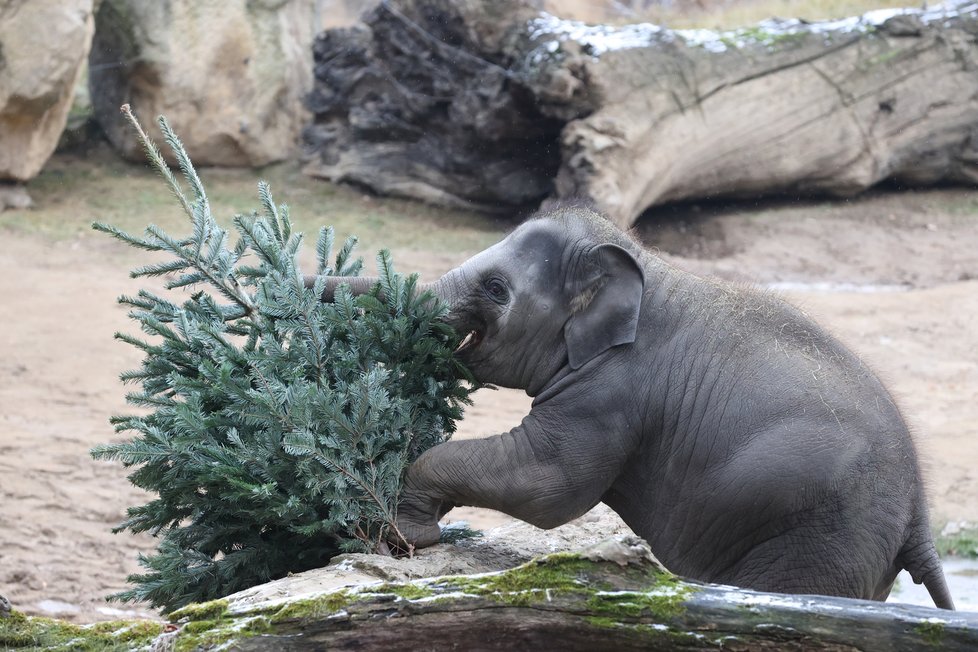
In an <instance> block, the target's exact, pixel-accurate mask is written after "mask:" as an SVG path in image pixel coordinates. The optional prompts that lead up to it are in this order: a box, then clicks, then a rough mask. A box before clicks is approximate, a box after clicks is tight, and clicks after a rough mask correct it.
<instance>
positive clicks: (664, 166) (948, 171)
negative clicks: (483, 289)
mask: <svg viewBox="0 0 978 652" xmlns="http://www.w3.org/2000/svg"><path fill="white" fill-rule="evenodd" d="M532 4H533V3H531V2H530V1H529V0H401V1H399V2H397V3H390V2H382V3H380V5H379V6H378V7H377V8H376V9H374V10H373V11H371V12H370V13H368V14H367V15H366V16H365V22H364V25H363V26H361V27H357V28H351V29H339V30H331V31H327V32H325V33H323V34H322V35H321V36H320V37H319V38H318V40H317V42H316V45H315V48H314V51H315V62H316V63H315V74H316V86H315V89H314V91H313V93H312V94H311V96H310V99H309V106H310V108H311V109H312V111H313V112H314V114H315V119H314V123H313V124H312V125H311V126H310V127H309V128H308V129H307V130H306V142H307V145H308V146H309V147H310V150H311V151H312V152H314V156H313V158H312V161H311V162H310V163H309V165H308V167H307V171H308V172H309V173H311V174H314V175H317V176H323V177H327V178H330V179H333V180H344V181H352V182H355V183H357V184H361V185H364V186H367V187H369V188H372V189H373V190H375V191H377V192H381V193H389V194H395V195H405V196H410V197H416V198H421V199H424V200H428V201H431V202H436V203H442V204H453V205H463V206H471V207H478V208H483V209H493V210H500V211H504V212H505V211H509V212H513V211H516V210H518V209H519V208H520V207H525V206H533V205H535V204H537V203H539V202H540V200H541V199H543V198H544V197H547V196H548V195H549V196H556V197H561V198H571V197H572V198H585V199H589V200H591V201H592V202H593V203H594V204H595V205H596V207H597V208H599V209H600V210H602V211H604V212H605V213H607V214H608V215H609V216H610V217H611V218H612V219H613V220H614V221H616V222H617V223H618V224H620V225H623V226H628V225H630V224H632V223H633V222H634V221H635V219H637V217H638V216H639V215H640V214H641V213H642V211H643V210H645V209H646V208H648V207H650V206H652V205H655V204H661V203H664V202H669V201H677V200H684V199H691V198H704V197H718V196H736V195H740V196H748V195H749V196H756V195H759V194H774V193H805V194H812V193H828V194H833V195H850V194H853V193H856V192H858V191H860V190H863V189H865V188H868V187H870V186H872V185H874V184H876V183H878V182H880V181H883V180H893V181H895V182H898V183H900V184H905V185H924V184H933V183H937V182H964V183H969V184H972V183H975V182H976V181H978V167H976V163H978V118H976V116H978V75H976V74H975V71H976V70H978V41H976V38H975V36H976V34H978V4H975V3H973V2H970V0H951V1H949V2H946V3H944V4H943V5H940V6H939V7H936V8H933V9H919V8H908V9H903V10H885V11H875V12H870V13H868V14H866V15H864V16H858V17H853V18H851V19H846V20H837V21H831V22H825V23H805V22H803V21H798V20H770V21H766V22H765V23H762V24H760V25H758V26H756V27H752V28H745V29H738V30H733V31H728V32H714V31H709V30H670V29H666V28H663V27H659V26H656V25H649V24H640V25H623V26H618V27H611V26H588V25H584V24H582V23H577V22H574V21H566V20H560V19H558V18H556V17H554V16H550V15H548V14H542V13H540V12H539V11H537V10H536V9H535V8H534V7H533V6H532ZM917 4H918V5H919V3H917Z"/></svg>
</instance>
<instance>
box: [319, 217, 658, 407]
mask: <svg viewBox="0 0 978 652" xmlns="http://www.w3.org/2000/svg"><path fill="white" fill-rule="evenodd" d="M568 212H570V213H572V214H573V215H574V218H575V219H568ZM609 236H611V237H609ZM640 256H641V253H640V250H639V249H638V247H637V246H636V245H635V244H634V243H632V242H631V240H629V239H628V238H627V237H624V236H623V235H622V234H621V233H620V232H619V231H617V230H615V229H613V228H610V227H609V226H608V225H607V223H606V222H605V221H604V219H603V218H601V217H600V216H599V215H597V214H595V213H593V212H591V211H589V210H587V209H584V208H575V209H571V210H570V211H568V210H567V209H564V210H562V211H559V212H556V213H553V214H549V215H544V216H541V217H539V218H537V219H532V220H530V221H528V222H525V223H524V224H522V225H521V226H519V227H518V228H517V229H516V230H515V231H513V232H512V233H511V234H510V235H509V236H508V237H506V238H505V239H504V240H502V241H501V242H499V243H498V244H496V245H495V246H493V247H490V248H489V249H486V250H485V251H483V252H481V253H479V254H478V255H476V256H474V257H473V258H470V259H469V260H467V261H465V262H464V263H462V265H460V266H459V267H457V268H455V269H453V270H451V271H450V272H448V273H447V274H445V275H444V276H443V277H442V278H440V279H438V280H436V281H434V282H432V283H428V284H424V286H423V289H427V290H430V291H432V292H433V293H434V294H435V295H436V296H437V297H438V298H439V299H440V300H442V301H443V302H445V303H446V304H447V305H448V306H449V315H448V322H449V323H450V324H451V325H452V326H453V327H455V329H456V330H457V331H458V332H459V333H460V334H462V335H464V339H463V341H462V343H461V345H460V346H459V348H458V349H457V351H456V353H457V355H458V356H459V358H460V359H461V360H462V361H463V362H465V363H466V365H467V366H468V367H469V368H470V369H471V370H472V373H473V375H474V376H475V377H476V378H477V379H478V380H479V381H481V382H484V383H489V384H493V385H498V386H501V387H511V388H517V389H525V390H526V391H527V393H529V394H530V395H531V396H534V395H536V394H537V392H539V391H540V389H541V388H542V387H544V386H545V385H546V384H547V383H548V382H549V381H551V380H552V379H554V378H556V377H557V376H558V373H559V371H560V370H561V368H562V367H564V366H568V367H569V368H570V369H574V370H576V369H579V368H580V367H582V366H583V365H585V364H587V363H588V362H589V361H591V360H592V359H594V358H595V357H597V356H598V355H600V354H601V353H603V352H605V351H607V350H608V349H610V348H611V347H614V346H617V345H621V344H627V343H630V342H633V341H634V340H635V333H636V329H637V327H638V319H639V313H640V310H641V305H642V295H643V290H644V283H645V279H644V275H643V271H642V267H641V266H640V264H639V262H638V258H639V257H640ZM341 282H349V283H351V288H352V289H353V292H354V293H357V292H363V291H366V290H367V289H369V288H370V287H371V286H372V285H373V283H374V279H370V278H356V279H343V278H338V279H331V282H330V283H329V285H328V287H327V289H326V292H325V293H324V299H327V300H328V299H330V298H331V296H332V292H333V289H334V288H335V287H336V285H338V284H339V283H341ZM307 283H311V279H310V280H309V281H307Z"/></svg>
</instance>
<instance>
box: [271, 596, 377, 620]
mask: <svg viewBox="0 0 978 652" xmlns="http://www.w3.org/2000/svg"><path fill="white" fill-rule="evenodd" d="M357 599H358V596H356V595H355V594H353V593H350V592H349V591H337V592H335V593H328V594H326V595H321V596H318V597H315V598H309V599H308V600H296V601H295V602H291V603H289V604H288V605H286V606H285V607H283V608H281V609H279V610H278V611H276V612H275V613H274V614H272V615H271V619H270V622H271V624H272V625H276V624H278V623H282V622H287V621H293V620H302V619H306V618H318V617H320V616H325V615H327V614H332V613H336V612H337V611H340V610H341V609H345V608H346V607H348V606H349V605H350V604H352V603H354V602H356V600H357Z"/></svg>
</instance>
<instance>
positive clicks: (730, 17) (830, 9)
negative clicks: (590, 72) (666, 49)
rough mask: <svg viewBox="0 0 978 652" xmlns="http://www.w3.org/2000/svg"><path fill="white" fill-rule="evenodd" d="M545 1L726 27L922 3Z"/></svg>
mask: <svg viewBox="0 0 978 652" xmlns="http://www.w3.org/2000/svg"><path fill="white" fill-rule="evenodd" d="M544 4H545V6H546V9H547V11H549V12H551V13H553V14H556V15H558V16H561V17H564V18H572V19H575V20H583V21H585V22H593V23H609V22H610V23H623V22H642V21H647V22H652V23H657V24H661V25H667V26H669V27H676V28H685V27H708V28H724V29H726V28H732V27H744V26H747V25H753V24H756V23H758V22H760V21H762V20H765V19H767V18H771V17H772V16H778V17H781V18H804V19H806V20H824V19H827V18H842V17H845V16H854V15H858V14H862V13H865V12H867V11H871V10H873V9H885V8H892V7H906V6H911V5H919V4H920V3H919V2H913V0H903V1H902V2H901V1H899V0H897V1H895V2H894V1H893V0H659V1H656V0H546V2H545V3H544ZM932 4H933V3H932Z"/></svg>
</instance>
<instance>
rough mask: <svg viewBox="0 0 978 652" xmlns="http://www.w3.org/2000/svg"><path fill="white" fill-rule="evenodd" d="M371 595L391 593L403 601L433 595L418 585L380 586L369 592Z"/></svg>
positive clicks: (428, 589) (426, 588)
mask: <svg viewBox="0 0 978 652" xmlns="http://www.w3.org/2000/svg"><path fill="white" fill-rule="evenodd" d="M370 592H371V593H392V594H394V595H396V596H397V597H399V598H403V599H404V600H420V599H422V598H430V597H432V596H434V595H435V593H434V592H433V591H432V590H431V589H430V588H428V587H426V586H420V585H418V584H381V585H380V586H378V587H376V588H372V589H371V590H370Z"/></svg>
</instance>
